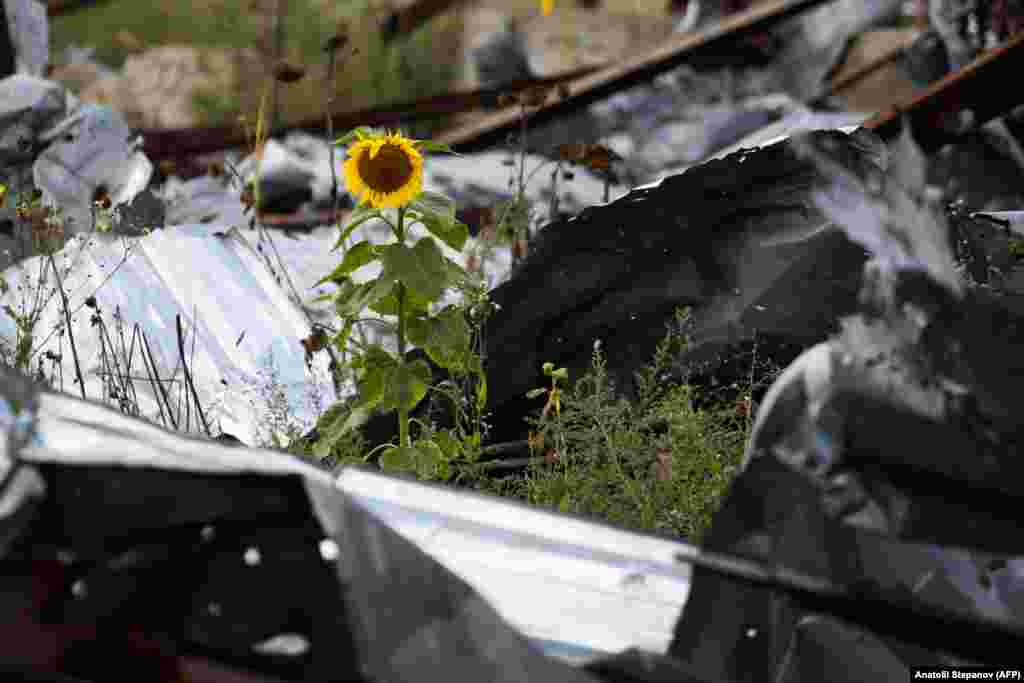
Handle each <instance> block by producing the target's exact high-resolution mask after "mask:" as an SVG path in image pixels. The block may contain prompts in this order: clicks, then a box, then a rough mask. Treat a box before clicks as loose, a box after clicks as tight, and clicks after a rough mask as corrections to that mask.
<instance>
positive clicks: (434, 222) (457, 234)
mask: <svg viewBox="0 0 1024 683" xmlns="http://www.w3.org/2000/svg"><path fill="white" fill-rule="evenodd" d="M411 206H412V208H413V209H414V210H416V211H417V212H418V214H419V220H420V222H421V223H423V225H424V226H425V227H426V228H427V230H429V231H430V232H431V233H432V234H433V235H434V236H435V237H437V238H438V239H440V240H441V241H442V242H444V243H445V244H447V245H448V246H449V247H451V248H452V249H454V250H455V251H462V248H463V247H464V246H465V244H466V240H468V239H469V228H468V227H466V226H465V225H464V224H463V223H460V222H459V221H458V220H456V219H455V204H454V203H453V202H452V200H450V199H449V198H448V197H445V196H444V195H443V194H437V193H436V192H423V193H421V194H420V196H419V197H418V198H417V199H415V200H414V201H413V202H412V204H411Z"/></svg>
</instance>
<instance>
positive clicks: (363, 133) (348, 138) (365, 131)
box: [334, 126, 373, 145]
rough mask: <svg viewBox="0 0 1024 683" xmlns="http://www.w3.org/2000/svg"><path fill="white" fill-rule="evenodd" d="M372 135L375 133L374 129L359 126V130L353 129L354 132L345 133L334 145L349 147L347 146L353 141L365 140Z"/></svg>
mask: <svg viewBox="0 0 1024 683" xmlns="http://www.w3.org/2000/svg"><path fill="white" fill-rule="evenodd" d="M372 133H373V129H372V128H369V127H367V126H359V127H358V128H353V129H352V130H350V131H349V132H347V133H345V134H344V135H342V136H341V137H340V138H338V139H337V140H335V141H334V144H335V145H347V144H349V143H351V142H352V141H353V140H355V139H356V138H360V139H362V138H365V137H367V136H369V135H371V134H372Z"/></svg>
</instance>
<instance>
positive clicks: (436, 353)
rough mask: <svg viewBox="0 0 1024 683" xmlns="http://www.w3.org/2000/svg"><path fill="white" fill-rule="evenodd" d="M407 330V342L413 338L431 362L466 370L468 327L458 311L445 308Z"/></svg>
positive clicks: (449, 307) (455, 369)
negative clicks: (408, 335)
mask: <svg viewBox="0 0 1024 683" xmlns="http://www.w3.org/2000/svg"><path fill="white" fill-rule="evenodd" d="M409 331H410V339H412V337H413V335H415V337H416V340H414V341H413V343H414V344H416V345H417V346H420V347H422V348H423V350H424V351H426V352H427V356H429V357H430V360H432V361H434V362H435V363H437V364H438V365H440V366H441V367H442V368H445V369H447V370H453V371H455V372H464V371H465V370H466V360H467V355H468V353H469V342H470V339H469V325H467V324H466V318H465V316H463V315H462V312H461V311H460V310H459V309H458V308H456V307H455V306H447V307H446V308H445V309H444V310H443V311H441V312H440V313H439V314H437V315H436V316H434V317H432V318H428V319H426V320H418V321H417V322H416V324H414V325H410V329H409Z"/></svg>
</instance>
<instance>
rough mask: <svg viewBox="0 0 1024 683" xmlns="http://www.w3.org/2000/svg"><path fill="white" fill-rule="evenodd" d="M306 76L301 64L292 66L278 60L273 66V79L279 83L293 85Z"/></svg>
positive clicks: (304, 68) (289, 63) (282, 60)
mask: <svg viewBox="0 0 1024 683" xmlns="http://www.w3.org/2000/svg"><path fill="white" fill-rule="evenodd" d="M305 76H306V67H304V66H302V65H301V64H292V63H291V62H288V61H286V60H284V59H281V60H278V62H277V64H275V65H274V78H276V79H277V80H278V81H280V82H281V83H295V82H297V81H301V80H302V79H303V78H304V77H305Z"/></svg>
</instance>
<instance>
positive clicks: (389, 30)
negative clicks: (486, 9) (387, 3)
mask: <svg viewBox="0 0 1024 683" xmlns="http://www.w3.org/2000/svg"><path fill="white" fill-rule="evenodd" d="M465 3H466V0H414V1H413V2H411V3H409V4H408V5H406V6H405V7H402V8H400V9H397V10H395V11H394V12H391V13H390V14H388V15H387V16H386V17H384V20H383V21H382V22H381V25H380V32H381V36H382V37H383V38H384V41H385V42H388V41H391V40H394V39H395V38H397V37H399V36H403V35H408V34H410V33H412V32H413V31H415V30H416V29H418V28H419V27H420V26H422V25H423V24H425V23H427V22H428V21H430V20H431V19H433V18H434V17H436V16H437V15H438V14H442V13H443V12H446V11H448V10H449V9H452V8H453V7H456V6H458V5H462V4H465Z"/></svg>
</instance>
